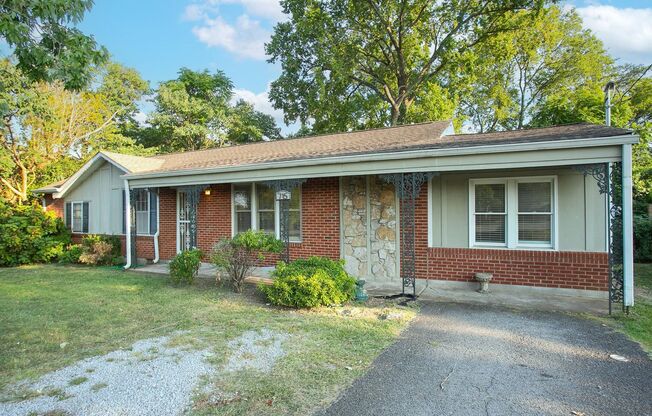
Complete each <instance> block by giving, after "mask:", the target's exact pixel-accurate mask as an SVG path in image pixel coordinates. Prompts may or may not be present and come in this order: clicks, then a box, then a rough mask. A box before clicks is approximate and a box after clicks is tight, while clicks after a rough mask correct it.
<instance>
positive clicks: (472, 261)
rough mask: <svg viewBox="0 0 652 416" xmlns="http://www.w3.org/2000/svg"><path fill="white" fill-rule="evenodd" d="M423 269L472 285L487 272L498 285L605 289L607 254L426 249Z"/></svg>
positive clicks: (438, 277) (434, 277) (434, 276)
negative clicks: (472, 282) (470, 282)
mask: <svg viewBox="0 0 652 416" xmlns="http://www.w3.org/2000/svg"><path fill="white" fill-rule="evenodd" d="M426 267H427V276H428V278H430V279H437V280H452V281H475V279H474V275H475V273H476V272H489V273H493V275H494V276H493V280H492V281H491V282H492V283H498V284H507V285H524V286H541V287H552V288H566V289H585V290H608V288H609V286H608V259H607V253H591V252H570V251H562V252H560V251H528V250H490V249H474V248H430V249H428V257H427V260H426ZM420 277H421V276H420Z"/></svg>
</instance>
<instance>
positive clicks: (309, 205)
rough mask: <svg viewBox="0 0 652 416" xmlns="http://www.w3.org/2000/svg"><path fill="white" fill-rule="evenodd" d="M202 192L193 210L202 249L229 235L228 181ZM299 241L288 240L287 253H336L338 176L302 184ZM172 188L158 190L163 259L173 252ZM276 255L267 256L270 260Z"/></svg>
mask: <svg viewBox="0 0 652 416" xmlns="http://www.w3.org/2000/svg"><path fill="white" fill-rule="evenodd" d="M210 190H211V194H210V195H205V194H203V193H202V195H201V198H200V200H199V207H198V211H197V245H198V247H199V248H200V249H201V250H203V251H204V252H205V253H208V252H210V250H211V248H212V247H213V245H214V244H215V243H216V242H217V241H219V240H220V239H222V238H225V237H231V232H232V229H231V185H230V184H219V185H211V187H210ZM301 198H302V200H301V204H302V207H301V208H302V209H301V215H302V216H301V231H302V242H301V243H292V244H291V246H290V255H291V257H292V258H293V259H294V258H303V257H308V256H327V257H330V258H333V259H339V257H340V240H339V239H340V208H339V203H340V202H339V180H338V178H319V179H310V180H308V181H307V182H306V183H305V184H303V186H302V195H301ZM176 204H177V202H176V191H175V190H174V189H169V188H164V189H161V190H160V217H159V221H160V223H159V228H160V236H159V248H160V256H161V259H163V260H169V259H170V258H172V257H173V256H174V255H175V254H176V237H177V236H176V232H177V231H176V226H177V225H176ZM277 258H278V257H276V256H272V257H269V258H268V259H267V261H266V264H274V263H275V262H276V260H277Z"/></svg>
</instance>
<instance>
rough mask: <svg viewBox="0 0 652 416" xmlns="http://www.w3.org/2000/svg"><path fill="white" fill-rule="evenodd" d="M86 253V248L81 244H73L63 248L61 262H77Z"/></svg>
mask: <svg viewBox="0 0 652 416" xmlns="http://www.w3.org/2000/svg"><path fill="white" fill-rule="evenodd" d="M82 254H84V249H83V248H82V246H81V244H71V245H69V246H68V247H66V248H65V249H64V250H63V253H61V255H60V256H59V263H61V264H77V263H79V258H80V257H81V255H82Z"/></svg>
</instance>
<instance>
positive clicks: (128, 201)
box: [124, 179, 131, 269]
mask: <svg viewBox="0 0 652 416" xmlns="http://www.w3.org/2000/svg"><path fill="white" fill-rule="evenodd" d="M124 182H125V190H124V192H125V251H126V253H125V254H126V262H125V265H124V268H125V269H128V268H130V267H131V198H130V195H129V181H128V180H126V179H125V180H124Z"/></svg>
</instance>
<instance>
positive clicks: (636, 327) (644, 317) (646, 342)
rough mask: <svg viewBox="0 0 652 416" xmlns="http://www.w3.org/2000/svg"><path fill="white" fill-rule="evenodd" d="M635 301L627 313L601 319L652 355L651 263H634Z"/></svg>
mask: <svg viewBox="0 0 652 416" xmlns="http://www.w3.org/2000/svg"><path fill="white" fill-rule="evenodd" d="M634 283H635V286H636V287H635V291H634V293H635V296H636V299H635V302H634V307H633V308H631V309H630V312H629V315H626V314H623V313H615V314H614V315H613V316H611V317H608V318H605V319H603V320H602V321H603V322H605V323H607V324H609V325H611V326H614V327H615V328H616V329H618V330H620V331H622V332H624V333H625V334H626V335H627V336H629V337H630V338H631V339H633V340H634V341H636V342H638V343H639V344H641V346H642V347H643V349H644V350H645V351H646V352H647V353H648V354H650V355H651V356H652V264H642V263H637V264H635V265H634Z"/></svg>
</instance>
